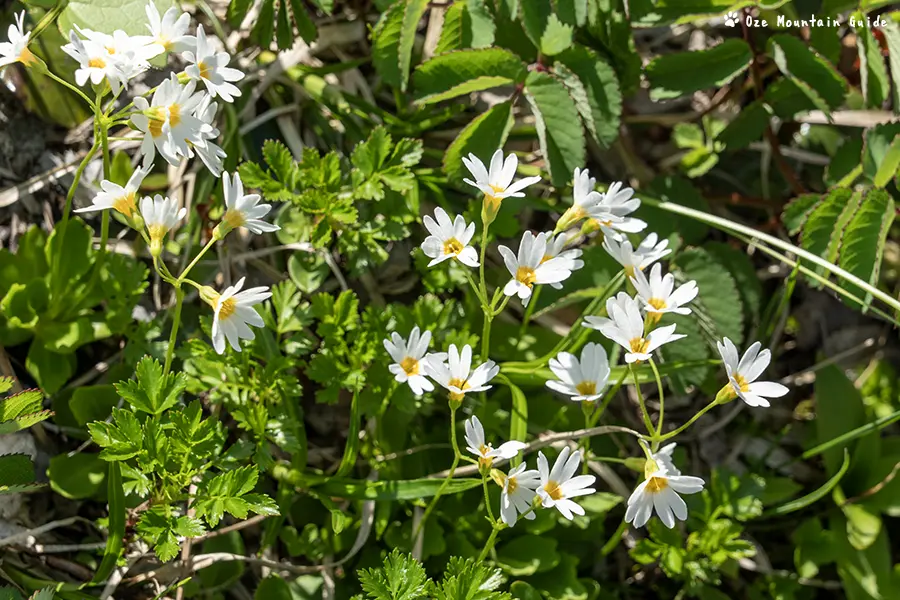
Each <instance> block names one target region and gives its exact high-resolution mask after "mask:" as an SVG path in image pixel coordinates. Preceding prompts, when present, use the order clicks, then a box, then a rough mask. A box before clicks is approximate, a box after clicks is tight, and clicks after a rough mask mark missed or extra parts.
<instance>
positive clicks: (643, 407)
mask: <svg viewBox="0 0 900 600" xmlns="http://www.w3.org/2000/svg"><path fill="white" fill-rule="evenodd" d="M628 368H629V369H631V377H632V378H633V379H634V390H635V392H637V397H638V403H639V404H640V405H641V415H642V416H643V417H644V425H646V426H647V433H648V434H649V435H650V436H651V437H656V436H655V435H654V432H653V421H652V420H651V419H650V413H648V412H647V404H646V403H645V402H644V394H642V393H641V384H640V382H639V381H638V377H637V371H636V370H635V369H634V364H631V365H628Z"/></svg>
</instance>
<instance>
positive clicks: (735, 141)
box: [716, 100, 772, 151]
mask: <svg viewBox="0 0 900 600" xmlns="http://www.w3.org/2000/svg"><path fill="white" fill-rule="evenodd" d="M771 118H772V109H771V108H770V107H769V105H768V104H766V103H764V102H762V101H761V100H755V101H753V102H751V103H750V104H748V105H747V106H745V107H744V108H742V109H741V112H739V113H738V116H737V117H735V119H734V120H733V121H731V123H729V124H728V126H727V127H725V129H723V130H722V131H721V132H720V133H719V135H718V136H716V141H717V142H720V143H721V144H722V145H723V146H724V149H725V150H729V151H734V150H740V149H741V148H746V147H747V146H749V145H750V143H751V142H755V141H757V140H760V139H762V137H763V134H764V133H765V131H766V127H768V125H769V119H771Z"/></svg>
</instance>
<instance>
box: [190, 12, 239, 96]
mask: <svg viewBox="0 0 900 600" xmlns="http://www.w3.org/2000/svg"><path fill="white" fill-rule="evenodd" d="M184 58H185V59H186V60H187V61H188V62H191V63H194V64H191V65H188V66H187V68H186V69H185V70H184V72H185V73H187V74H188V77H191V78H192V79H196V80H198V81H202V82H203V83H204V84H205V85H206V90H207V91H208V92H209V93H210V95H212V97H213V98H215V97H219V98H221V99H222V100H224V101H225V102H234V97H235V96H240V95H241V90H239V89H238V87H237V86H236V85H234V84H233V83H231V82H232V81H240V80H241V79H243V78H244V74H243V73H242V72H241V71H239V70H237V69H232V68H231V67H229V66H228V63H229V62H230V61H231V56H229V55H228V53H227V52H216V50H215V48H214V47H213V45H212V44H211V43H210V41H209V40H208V39H207V37H206V33H204V31H203V25H198V26H197V48H196V50H195V51H187V52H185V53H184Z"/></svg>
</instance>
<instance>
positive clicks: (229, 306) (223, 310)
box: [219, 296, 237, 321]
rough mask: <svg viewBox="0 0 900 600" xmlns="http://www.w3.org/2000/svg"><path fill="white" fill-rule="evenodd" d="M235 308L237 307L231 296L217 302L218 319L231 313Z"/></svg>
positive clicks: (224, 317)
mask: <svg viewBox="0 0 900 600" xmlns="http://www.w3.org/2000/svg"><path fill="white" fill-rule="evenodd" d="M235 308H237V302H236V301H235V299H234V297H233V296H232V297H231V298H228V299H227V300H225V301H224V302H219V320H220V321H222V320H224V319H227V318H228V317H230V316H231V315H233V314H234V309H235Z"/></svg>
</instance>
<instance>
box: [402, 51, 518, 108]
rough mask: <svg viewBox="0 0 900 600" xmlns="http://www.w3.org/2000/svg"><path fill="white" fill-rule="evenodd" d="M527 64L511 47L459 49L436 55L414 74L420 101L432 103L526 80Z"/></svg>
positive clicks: (414, 85) (417, 96)
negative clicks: (505, 48) (509, 48)
mask: <svg viewBox="0 0 900 600" xmlns="http://www.w3.org/2000/svg"><path fill="white" fill-rule="evenodd" d="M526 75H527V70H526V67H525V63H523V62H522V60H521V59H520V58H519V57H517V56H516V55H515V54H513V53H512V52H510V51H509V50H504V49H503V48H484V49H477V50H459V51H455V52H449V53H447V54H442V55H440V56H435V57H434V58H432V59H431V60H429V61H427V62H425V63H423V64H421V65H419V66H418V67H417V68H416V70H415V72H414V73H413V89H414V92H415V97H416V102H420V103H423V104H431V103H434V102H440V101H441V100H449V99H450V98H456V97H457V96H462V95H463V94H469V93H471V92H478V91H481V90H487V89H490V88H493V87H497V86H501V85H509V84H519V83H524V82H525V77H526Z"/></svg>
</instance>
